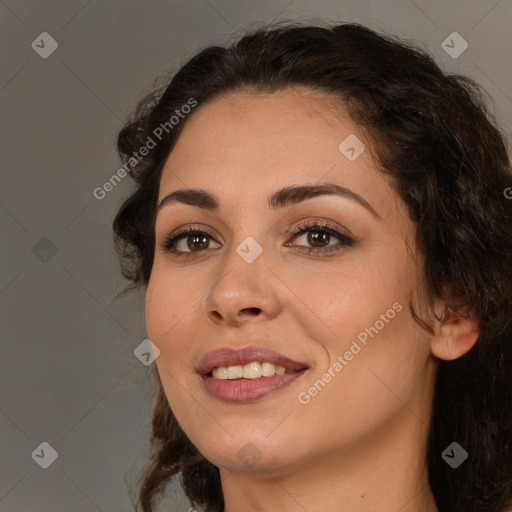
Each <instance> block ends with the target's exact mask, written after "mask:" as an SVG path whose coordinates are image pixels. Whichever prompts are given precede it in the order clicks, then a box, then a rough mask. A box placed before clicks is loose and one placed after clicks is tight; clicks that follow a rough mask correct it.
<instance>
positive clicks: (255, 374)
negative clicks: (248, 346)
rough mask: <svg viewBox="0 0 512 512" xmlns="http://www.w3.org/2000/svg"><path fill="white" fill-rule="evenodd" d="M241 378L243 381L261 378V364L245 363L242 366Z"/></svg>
mask: <svg viewBox="0 0 512 512" xmlns="http://www.w3.org/2000/svg"><path fill="white" fill-rule="evenodd" d="M243 377H244V379H257V378H259V377H261V364H260V363H257V362H254V363H247V364H246V365H245V366H244V373H243Z"/></svg>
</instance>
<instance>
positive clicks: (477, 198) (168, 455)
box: [113, 22, 512, 512]
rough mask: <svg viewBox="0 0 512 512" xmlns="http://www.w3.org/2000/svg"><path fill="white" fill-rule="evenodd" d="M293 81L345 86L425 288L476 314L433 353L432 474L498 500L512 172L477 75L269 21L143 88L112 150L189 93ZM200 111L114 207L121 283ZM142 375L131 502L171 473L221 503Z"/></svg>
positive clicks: (505, 485) (493, 509)
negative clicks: (456, 462)
mask: <svg viewBox="0 0 512 512" xmlns="http://www.w3.org/2000/svg"><path fill="white" fill-rule="evenodd" d="M294 86H307V87H309V88H311V89H313V90H317V91H322V92H326V93H329V94H330V95H332V96H334V97H336V98H338V99H339V100H341V101H340V102H341V104H343V105H344V106H345V107H346V109H347V110H348V112H349V114H350V116H351V118H352V120H353V121H354V122H355V123H357V124H358V125H359V126H360V127H361V129H362V130H364V131H365V133H366V134H367V136H368V138H369V140H370V141H371V146H372V147H371V148H370V149H371V152H372V155H373V157H374V159H375V162H376V165H377V166H378V168H379V170H380V171H381V172H383V173H386V174H387V175H389V176H390V177H391V179H392V182H393V186H394V188H395V190H396V193H397V194H398V195H399V197H401V198H402V199H403V201H404V202H405V203H406V204H407V207H408V210H409V213H410V215H411V216H412V218H413V219H414V220H415V222H416V244H417V246H418V248H419V249H420V250H421V252H422V254H423V255H424V259H425V264H424V279H425V283H426V287H427V291H428V294H429V297H437V298H441V299H442V300H444V301H445V303H446V304H447V306H448V307H449V308H450V309H451V310H452V311H455V312H458V313H459V314H462V315H465V316H466V317H470V318H472V319H474V320H476V321H478V323H479V324H480V326H481V333H480V336H479V339H478V340H477V343H476V344H475V346H474V347H473V348H472V349H471V350H470V351H469V352H467V353H466V354H465V355H464V356H462V357H460V358H459V359H457V360H454V361H443V360H439V361H438V364H439V367H438V370H439V371H438V378H437V383H436V390H435V399H434V405H433V413H432V422H431V430H430V436H429V444H428V467H429V480H430V485H431V488H432V490H433V493H434V496H435V499H436V502H437V505H438V508H439V509H440V510H441V511H442V512H469V511H472V512H505V511H506V510H508V509H509V507H510V506H511V504H512V292H511V291H512V277H511V276H512V272H511V268H512V267H511V258H512V201H511V200H510V199H507V197H506V195H507V194H506V192H505V191H506V190H507V189H509V187H511V186H512V171H511V163H510V153H509V150H508V148H507V143H506V138H505V136H504V135H503V131H502V129H501V128H500V127H499V125H498V123H497V121H496V120H495V117H494V116H493V115H492V114H491V112H490V109H489V107H488V106H487V105H486V99H485V98H484V94H483V90H482V89H481V88H480V87H479V86H478V84H476V83H475V82H474V81H473V80H471V79H469V78H467V77H464V76H460V75H455V74H450V73H445V72H443V71H442V70H441V69H440V68H439V67H438V65H437V64H436V63H435V62H434V60H433V58H432V57H431V56H430V55H429V54H428V52H427V51H426V50H424V49H423V48H421V47H420V46H418V45H417V44H416V43H412V42H405V41H404V40H402V39H399V38H397V37H395V36H391V35H388V34H378V33H377V32H375V31H373V30H371V29H369V28H366V27H364V26H361V25H359V24H353V23H346V24H337V25H332V26H326V27H320V26H300V24H297V23H293V22H285V23H284V26H283V24H282V23H280V24H274V25H272V26H267V27H264V28H260V29H256V30H254V31H252V32H248V33H246V34H245V35H243V36H242V37H240V38H239V39H238V40H237V41H236V42H234V43H233V44H231V45H229V46H228V47H220V46H213V47H210V48H206V49H205V50H203V51H201V52H200V53H199V54H197V55H195V56H194V57H193V58H191V59H190V60H189V61H188V62H187V63H186V64H184V65H183V66H182V67H181V68H180V69H179V71H178V72H177V73H175V74H174V76H173V77H172V78H170V79H167V81H166V82H165V84H164V85H163V86H159V87H158V88H156V89H155V90H153V92H151V94H149V95H148V96H146V97H145V98H143V99H142V100H141V101H140V102H139V104H138V107H137V109H136V112H135V115H134V116H133V117H132V118H131V119H130V120H129V121H128V122H127V124H126V125H125V126H124V127H123V128H122V130H121V131H120V133H119V136H118V141H117V146H118V151H119V154H120V156H121V158H122V159H123V161H124V162H128V161H131V162H133V159H132V158H133V154H134V152H136V151H137V150H138V149H139V148H140V147H142V146H143V145H144V144H146V143H147V141H148V137H151V136H152V134H153V138H155V137H154V133H155V132H154V130H155V129H156V128H157V127H159V126H161V125H162V124H163V123H165V122H168V121H169V119H170V117H171V116H172V115H173V113H174V112H176V110H180V108H181V107H182V106H183V105H184V104H186V103H187V102H189V101H190V100H191V99H193V100H195V101H197V104H198V106H197V107H196V108H201V105H203V104H205V103H206V102H208V101H209V100H212V99H213V98H216V97H219V96H221V95H224V94H226V93H229V92H233V91H238V90H244V89H248V88H250V89H253V90H257V91H265V92H274V91H280V90H283V89H286V88H293V87H294ZM155 87H156V84H155ZM193 115H194V111H192V112H191V113H190V114H189V115H188V117H185V118H184V119H182V120H181V121H180V122H179V124H177V125H176V126H175V127H173V128H172V129H168V130H160V131H161V132H162V135H161V140H160V141H158V144H157V146H156V147H155V148H154V149H152V150H151V151H149V153H148V154H147V155H146V156H144V157H143V158H140V159H138V161H137V162H136V164H134V165H133V166H132V168H131V170H130V176H131V178H132V179H133V180H134V183H135V186H136V187H135V190H134V191H133V193H132V194H131V195H130V196H129V197H128V198H127V199H126V201H125V202H124V204H122V206H121V207H120V209H119V211H118V213H117V215H116V217H115V219H114V221H113V229H114V233H115V235H114V238H115V244H116V250H117V252H118V255H119V259H120V265H121V270H122V273H123V275H124V276H125V277H126V278H127V279H128V280H129V281H130V282H131V283H130V286H128V287H127V288H126V289H125V292H126V291H129V290H131V289H134V288H140V287H145V286H147V284H148V281H149V277H150V274H151V269H152V264H153V258H154V250H155V235H154V226H155V207H156V204H157V198H158V192H159V182H160V176H161V173H162V169H163V166H164V163H165V161H166V159H167V157H168V156H169V153H170V152H171V151H172V148H173V147H174V144H175V142H176V140H177V138H178V137H179V134H180V132H181V129H182V128H183V126H184V125H185V124H186V122H187V119H188V118H189V117H190V116H193ZM130 159H132V160H130ZM409 309H410V312H411V314H412V315H413V317H414V318H415V319H416V321H417V322H418V323H419V324H420V325H421V326H422V327H423V328H425V329H427V330H428V331H429V332H431V333H433V331H432V329H431V327H430V326H429V325H427V324H426V323H425V322H423V320H421V319H420V318H419V317H418V316H417V315H416V313H415V311H414V308H413V307H412V305H411V304H410V305H409ZM151 375H152V377H153V378H154V379H155V381H154V382H155V384H156V394H157V396H156V402H155V405H154V412H153V421H152V437H151V446H152V448H153V453H152V456H151V460H150V463H149V465H148V466H147V467H146V469H145V472H144V474H143V477H142V478H141V481H140V493H139V496H138V502H137V509H138V507H139V505H140V506H141V507H142V510H143V511H144V512H153V510H154V506H155V503H156V501H157V500H158V497H159V496H160V495H161V494H162V493H163V492H164V491H165V489H166V486H167V484H168V483H169V482H170V480H171V479H172V477H173V475H176V476H181V482H182V486H183V489H184V491H185V493H186V495H187V497H188V498H189V499H190V502H191V504H192V505H193V506H194V505H200V506H204V507H205V508H206V510H207V511H209V512H221V511H222V510H223V507H224V500H223V496H222V487H221V482H220V476H219V471H218V468H217V467H216V466H214V465H213V464H212V463H211V462H209V461H208V460H206V459H205V458H204V457H203V456H202V455H201V454H200V453H199V452H198V450H197V449H196V447H195V446H194V445H193V444H192V443H191V442H190V440H189V439H188V437H187V436H186V434H185V433H184V432H183V430H182V429H181V428H180V426H179V425H178V423H177V421H176V419H175V417H174V415H173V413H172V411H171V409H170V407H169V403H168V401H167V398H166V395H165V392H164V389H163V386H162V383H161V381H160V378H159V376H158V374H157V372H156V371H155V368H153V369H152V373H151ZM453 441H457V442H458V443H459V444H460V445H462V446H463V447H464V448H465V450H466V451H467V452H468V453H469V458H468V459H467V460H466V461H465V462H464V464H463V465H462V466H460V467H459V468H457V469H456V470H454V469H452V468H451V467H450V466H449V465H448V464H446V463H445V461H444V460H443V459H442V457H441V454H442V452H443V450H444V449H445V448H446V447H447V446H449V445H450V444H451V443H452V442H453Z"/></svg>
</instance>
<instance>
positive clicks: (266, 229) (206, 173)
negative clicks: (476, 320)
mask: <svg viewBox="0 0 512 512" xmlns="http://www.w3.org/2000/svg"><path fill="white" fill-rule="evenodd" d="M350 134H356V135H357V137H358V138H359V139H360V140H362V141H363V142H364V143H365V146H366V148H367V149H366V150H365V151H364V152H363V153H362V154H361V155H360V156H359V157H358V158H357V159H356V160H354V161H349V160H348V159H347V158H346V157H345V155H344V154H342V153H341V152H340V150H339V149H338V145H339V144H340V142H341V141H343V140H344V139H345V138H346V137H347V136H348V135H350ZM368 148H370V141H369V140H367V139H366V138H365V136H364V134H363V133H362V132H361V130H360V129H359V128H358V127H357V126H356V125H355V124H354V123H353V122H352V121H351V120H350V118H349V117H348V115H347V113H346V111H345V110H344V108H343V106H342V105H340V104H338V103H336V102H335V99H334V98H332V97H329V96H327V95H324V94H321V93H318V92H313V91H309V90H307V89H305V88H294V89H293V90H292V89H288V90H285V91H281V92H278V93H271V94H263V93H256V92H254V91H249V90H247V91H244V92H237V93H233V94H229V95H224V96H222V97H220V98H217V99H215V100H214V101H212V102H209V103H206V104H205V105H201V106H199V107H198V108H197V109H196V110H195V111H194V113H193V114H191V115H190V116H189V118H188V119H187V121H186V124H185V126H184V129H183V132H182V134H181V135H180V138H179V140H178V141H177V144H176V146H175V148H174V149H173V151H172V152H171V154H170V155H169V158H168V160H167V162H166V166H165V169H164V171H163V173H162V180H161V184H160V191H159V201H160V200H161V199H162V198H163V197H165V196H166V195H167V194H169V193H171V192H173V191H175V190H177V189H180V188H202V189H205V190H207V191H209V192H211V193H213V194H215V195H216V196H218V198H219V201H220V209H219V210H218V211H217V212H211V211H207V210H203V209H201V208H198V207H195V206H191V205H186V204H182V203H172V204H169V205H167V206H165V207H164V208H163V209H162V210H161V211H160V213H159V214H158V216H157V219H156V225H155V231H156V254H155V259H154V266H153V270H152V274H151V278H150V281H149V284H148V287H147V293H146V324H147V331H148V335H149V337H150V339H151V340H152V341H153V343H155V345H157V346H158V348H159V349H160V351H161V353H160V356H159V357H158V358H157V360H156V364H157V367H158V371H159V374H160V377H161V380H162V383H163V386H164V389H165V392H166V395H167V398H168V400H169V403H170V406H171V408H172V410H173V412H174V414H175V415H176V418H177V419H178V421H179V423H180V425H181V426H182V428H183V429H184V431H185V432H186V434H187V435H188V436H189V438H190V440H191V441H192V442H193V443H194V444H195V445H196V446H197V448H198V449H199V451H200V452H201V453H202V454H203V455H204V456H205V457H206V458H207V459H208V460H210V461H211V462H212V463H213V464H215V465H216V466H218V467H219V468H220V474H221V478H222V487H223V493H224V499H225V504H226V505H225V511H226V512H236V511H238V510H246V511H266V512H272V511H281V512H282V511H285V512H286V511H297V510H307V511H308V512H316V511H320V510H321V511H325V510H337V511H344V512H345V511H347V512H348V511H354V512H355V511H362V510H365V511H375V512H377V511H379V512H386V511H393V512H396V511H398V510H400V511H401V512H412V511H420V510H421V511H423V512H433V511H437V510H438V509H437V507H436V505H435V501H434V499H433V495H432V492H431V489H430V487H429V485H428V479H427V465H426V462H425V454H426V448H425V446H426V440H427V436H428V426H429V418H430V415H431V402H432V396H433V389H434V383H435V377H436V369H437V363H436V361H437V360H436V357H435V356H437V357H441V358H444V359H455V358H457V357H460V356H461V355H462V354H464V353H465V352H466V351H467V350H469V349H470V348H471V347H472V346H473V344H474V343H475V341H476V339H477V337H478V329H477V326H475V325H474V324H473V323H472V322H471V321H469V320H467V319H464V318H462V317H459V316H457V315H455V314H454V313H452V312H451V311H449V310H447V311H446V314H445V317H444V321H443V323H442V324H441V323H440V322H439V321H437V320H434V321H433V319H434V317H433V316H431V313H434V312H435V313H436V314H437V315H438V317H441V315H442V314H443V312H445V307H444V304H443V303H442V302H441V301H440V300H434V301H429V300H428V298H427V297H426V295H425V293H424V286H423V281H422V269H423V260H422V257H421V255H419V254H418V253H417V252H416V248H415V244H414V230H415V224H414V222H413V221H412V220H411V219H410V218H409V216H408V214H407V212H406V208H405V205H404V204H403V203H402V201H401V200H400V199H399V198H398V196H397V195H396V193H395V192H394V190H393V189H392V187H391V185H390V184H389V182H388V181H387V178H386V177H385V176H384V175H382V174H381V173H379V172H378V171H377V170H376V165H375V162H374V161H373V159H372V157H371V154H370V150H369V149H368ZM325 181H329V182H333V183H336V184H338V185H341V186H344V187H347V188H349V189H351V190H352V191H354V192H355V193H357V194H359V195H360V196H362V197H363V198H364V199H365V200H366V201H367V202H368V203H369V204H370V205H371V206H372V207H373V209H374V210H375V211H376V212H377V213H378V214H379V216H380V217H381V220H378V219H376V218H375V217H374V216H373V215H372V214H371V213H370V212H369V211H368V210H366V209H365V208H364V207H362V206H361V205H359V204H358V203H356V202H354V201H352V200H350V199H347V198H343V197H339V196H333V195H323V196H319V197H315V198H312V199H308V200H306V201H304V202H301V203H298V204H295V205H289V206H286V207H285V208H284V209H282V210H275V211H271V210H270V209H268V208H267V198H268V197H269V196H270V195H271V194H272V193H273V192H274V191H275V190H277V189H280V188H282V187H285V186H290V185H295V184H317V183H319V182H325ZM306 219H312V220H315V219H316V220H322V219H323V220H326V221H328V222H329V224H330V225H332V226H333V227H335V228H337V229H338V230H339V231H340V232H342V233H343V234H346V235H348V236H350V237H351V238H353V240H354V244H353V245H352V246H342V245H341V246H340V242H339V240H338V239H337V238H335V237H333V236H331V238H330V241H328V242H324V245H326V246H329V247H334V246H338V247H340V248H341V250H340V251H338V252H332V253H330V254H328V255H322V254H321V253H319V255H318V256H315V255H308V254H307V253H305V252H301V249H300V247H302V248H306V247H313V245H312V244H311V242H310V241H308V233H306V234H303V235H300V236H299V237H294V235H290V234H288V233H287V230H289V229H294V228H295V227H296V226H297V225H298V224H299V221H301V220H306ZM191 224H194V227H196V225H198V226H197V227H198V228H201V229H207V230H209V231H210V233H211V234H212V238H210V239H208V240H209V243H210V245H209V246H208V248H206V249H196V251H202V252H195V253H194V252H193V251H191V249H190V248H189V247H187V239H186V238H185V240H183V239H182V240H181V241H180V242H178V246H177V248H178V249H180V250H182V251H187V252H189V253H192V257H191V258H190V259H183V258H181V259H180V258H177V257H175V256H174V255H173V254H172V253H170V252H168V251H167V250H165V249H163V247H162V245H163V243H164V242H165V237H166V236H169V235H171V234H172V233H174V232H176V230H177V229H178V228H180V227H182V226H186V225H191ZM313 231H315V229H313ZM310 233H311V232H310ZM248 236H251V237H253V238H254V239H255V240H256V241H257V242H258V243H259V245H260V246H261V248H262V250H263V252H262V254H261V255H260V256H259V257H258V258H257V259H256V260H255V261H254V262H252V263H247V262H246V261H245V260H244V259H242V258H241V257H240V256H239V254H238V253H237V252H236V248H237V247H238V246H239V245H240V244H241V243H242V242H243V241H244V240H245V239H246V237H248ZM189 240H190V237H189ZM287 243H288V244H287ZM285 244H287V245H285ZM317 247H321V245H317ZM409 300H412V301H413V305H414V308H415V310H416V312H417V313H418V314H419V315H420V316H421V317H422V318H426V319H427V320H430V321H431V322H432V323H431V325H433V327H434V328H435V333H436V334H435V335H434V336H432V335H430V334H429V333H427V332H426V331H425V330H424V329H422V328H421V327H420V326H419V325H418V324H417V323H416V322H415V321H414V320H413V318H412V316H411V315H410V313H409V308H408V304H409ZM396 302H398V303H399V304H401V305H402V310H401V311H400V312H397V313H396V315H395V316H394V318H393V319H391V320H389V321H388V322H386V323H385V324H384V327H383V328H381V329H380V330H379V332H378V334H377V335H374V337H373V338H371V337H369V338H368V342H367V345H366V346H363V345H361V347H362V349H361V350H360V351H359V352H358V353H357V355H354V357H353V359H352V360H350V361H347V364H346V366H344V367H343V369H342V370H341V371H338V372H334V374H335V377H333V378H332V379H331V380H330V382H329V383H327V385H326V386H325V387H324V388H323V389H321V391H320V392H319V393H317V394H316V396H314V397H312V398H311V400H310V401H309V403H307V404H306V405H305V404H302V403H300V402H299V400H298V395H299V393H301V392H304V391H307V390H308V389H309V388H310V387H311V386H312V385H313V384H314V383H315V382H316V381H318V379H320V378H321V377H322V375H323V374H324V373H325V372H326V371H327V370H328V369H329V368H332V366H333V364H334V362H335V361H337V360H338V359H337V358H338V356H340V355H341V356H343V355H344V354H345V352H346V351H348V350H349V349H350V346H351V344H352V342H353V341H354V340H356V339H357V336H358V334H359V333H361V332H362V331H364V330H365V328H369V327H370V326H374V325H375V323H376V321H377V320H379V319H380V318H381V316H380V315H381V314H385V312H386V311H387V310H389V309H390V308H392V305H393V304H394V303H396ZM249 308H250V309H249ZM428 315H430V316H428ZM249 345H261V346H263V347H266V348H270V349H272V350H275V351H277V352H280V353H281V354H284V355H285V356H287V357H289V358H291V359H294V360H296V361H300V362H305V363H307V365H308V366H309V367H310V369H309V370H308V372H307V373H306V374H305V375H303V376H301V377H300V378H299V379H298V380H296V381H295V382H294V383H293V384H291V385H290V386H288V387H286V388H284V389H281V390H278V391H276V392H274V393H271V394H270V395H267V396H266V397H264V398H262V399H260V400H258V401H256V402H253V403H245V404H228V403H223V402H220V401H218V400H216V399H214V398H212V397H211V396H210V395H208V394H207V393H206V391H205V390H204V388H203V382H202V380H201V378H200V377H199V376H198V374H197V373H196V371H195V368H196V366H197V364H198V363H199V361H200V360H201V358H202V357H203V356H204V355H205V354H207V353H208V352H209V351H211V350H214V349H217V348H221V347H233V348H242V347H246V346H249ZM331 374H332V370H331ZM248 443H251V445H254V447H255V448H249V450H250V451H253V452H255V453H258V454H259V456H260V458H259V460H258V461H257V463H256V464H255V465H252V466H249V465H248V464H247V462H245V461H244V459H242V458H241V457H239V456H237V453H238V452H239V450H240V449H241V448H242V447H244V446H246V445H248ZM251 445H249V446H251ZM246 449H247V448H246Z"/></svg>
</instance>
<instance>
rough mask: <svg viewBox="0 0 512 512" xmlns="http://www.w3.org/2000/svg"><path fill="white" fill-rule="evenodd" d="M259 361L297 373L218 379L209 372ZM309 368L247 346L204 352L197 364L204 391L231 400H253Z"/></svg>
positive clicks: (295, 377) (276, 354)
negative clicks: (254, 377) (223, 367)
mask: <svg viewBox="0 0 512 512" xmlns="http://www.w3.org/2000/svg"><path fill="white" fill-rule="evenodd" d="M254 361H258V362H261V363H264V362H269V363H272V364H274V365H276V366H283V367H284V368H285V369H286V370H290V371H296V373H285V374H283V375H277V374H276V375H273V376H272V377H260V378H259V379H237V380H221V379H215V378H213V377H212V376H211V375H210V373H211V371H212V370H213V369H214V368H217V367H219V366H237V365H241V366H243V365H245V364H247V363H251V362H254ZM307 369H308V365H307V364H305V363H299V362H297V361H293V360H292V359H289V358H288V357H285V356H283V355H282V354H278V353H277V352H274V351H272V350H268V349H264V348H261V347H248V348H245V349H240V350H233V349H228V348H222V349H218V350H214V351H212V352H209V353H208V354H206V356H205V357H204V358H203V359H202V360H201V362H200V363H199V365H198V367H197V371H198V373H199V374H200V375H201V376H202V378H203V382H204V385H205V387H206V391H207V392H208V393H209V394H210V395H211V396H213V397H214V398H217V399H219V400H222V401H224V402H231V403H243V402H254V401H255V400H258V399H260V398H262V397H264V396H266V395H268V394H269V393H271V392H273V391H277V390H278V389H281V388H284V387H286V386H288V385H289V384H291V383H292V382H293V381H295V380H296V379H298V378H299V377H300V376H302V375H303V374H304V373H305V372H306V371H307Z"/></svg>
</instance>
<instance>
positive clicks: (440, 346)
mask: <svg viewBox="0 0 512 512" xmlns="http://www.w3.org/2000/svg"><path fill="white" fill-rule="evenodd" d="M480 332H481V329H480V326H479V325H478V323H477V322H476V321H474V320H471V319H470V318H468V317H466V316H463V315H461V314H460V313H456V312H454V311H452V310H451V309H449V308H445V310H444V313H443V317H442V319H441V321H440V322H438V324H437V330H436V333H435V335H434V337H433V338H432V342H431V351H432V353H433V354H434V355H435V356H436V357H438V358H439V359H445V360H447V361H451V360H453V359H457V358H459V357H461V356H463V355H464V354H465V353H466V352H468V351H469V350H471V348H472V347H473V346H474V344H475V343H476V341H477V339H478V336H479V335H480Z"/></svg>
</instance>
